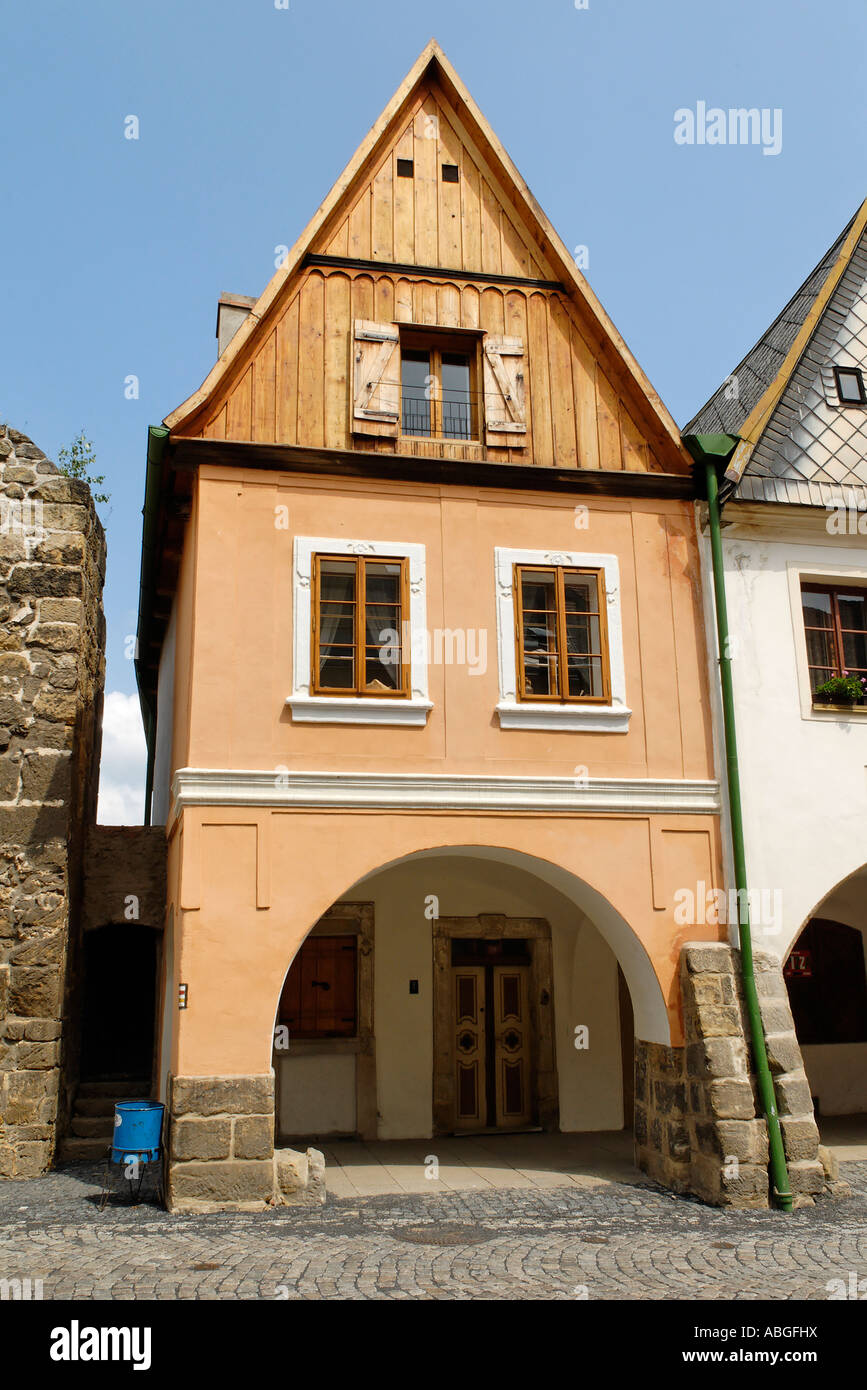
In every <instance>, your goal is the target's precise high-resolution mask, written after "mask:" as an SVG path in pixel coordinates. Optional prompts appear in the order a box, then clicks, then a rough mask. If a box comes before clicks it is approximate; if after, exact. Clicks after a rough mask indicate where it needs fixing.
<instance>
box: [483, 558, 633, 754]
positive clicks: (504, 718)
mask: <svg viewBox="0 0 867 1390" xmlns="http://www.w3.org/2000/svg"><path fill="white" fill-rule="evenodd" d="M515 565H564V566H566V567H568V568H570V569H573V568H575V569H598V570H601V571H602V575H603V583H604V585H605V602H606V606H607V613H606V617H607V628H608V670H609V678H610V681H611V703H610V704H607V705H595V704H594V705H591V704H587V705H582V704H562V705H559V704H554V703H553V701H551V702H550V703H549V702H548V701H542V700H537V701H533V700H519V699H518V670H517V653H516V650H515V595H514V592H513V589H514V567H515ZM494 567H495V580H496V586H497V652H498V656H499V667H500V699H499V703H498V705H497V714H498V715H499V719H500V727H501V728H503V729H563V730H570V731H571V730H574V729H589V730H593V731H598V732H605V733H626V732H627V730H628V729H629V718H630V715H631V714H632V710H631V709H628V708H627V705H626V674H625V669H624V661H623V628H622V621H621V611H620V565H619V563H618V560H617V556H616V555H589V554H585V553H583V552H579V551H562V550H550V551H547V550H507V549H505V548H503V547H501V546H497V548H496V550H495V551H494Z"/></svg>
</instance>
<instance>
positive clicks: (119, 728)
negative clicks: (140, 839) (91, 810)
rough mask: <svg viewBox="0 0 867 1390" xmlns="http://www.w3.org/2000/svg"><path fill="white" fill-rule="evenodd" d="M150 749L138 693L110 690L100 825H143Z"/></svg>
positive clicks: (105, 720)
mask: <svg viewBox="0 0 867 1390" xmlns="http://www.w3.org/2000/svg"><path fill="white" fill-rule="evenodd" d="M146 771H147V748H146V746H145V736H144V729H143V728H142V722H141V710H140V707H139V702H138V696H137V695H124V694H123V693H122V691H120V690H110V691H109V692H108V694H107V695H106V697H105V708H104V710H103V716H102V761H101V763H100V768H99V804H98V808H97V813H96V819H97V821H98V822H99V824H100V825H141V824H142V820H143V817H144V785H145V773H146Z"/></svg>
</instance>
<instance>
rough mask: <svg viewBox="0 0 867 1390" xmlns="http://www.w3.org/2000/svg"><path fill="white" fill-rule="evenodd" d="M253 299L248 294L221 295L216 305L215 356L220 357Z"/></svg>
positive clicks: (239, 325)
mask: <svg viewBox="0 0 867 1390" xmlns="http://www.w3.org/2000/svg"><path fill="white" fill-rule="evenodd" d="M255 303H256V301H255V299H253V298H251V297H250V295H248V294H221V295H220V298H219V301H218V303H217V355H218V356H220V357H222V355H223V353H224V352H225V350H226V348H227V347H228V346H229V343H230V342H231V341H232V339H233V338H234V336H235V334H236V333H237V331H238V329H239V328H240V327H241V324H242V323H243V322H244V319H245V318H246V317H247V315H248V314H249V312H250V310H251V309H252V308H253V305H254V304H255Z"/></svg>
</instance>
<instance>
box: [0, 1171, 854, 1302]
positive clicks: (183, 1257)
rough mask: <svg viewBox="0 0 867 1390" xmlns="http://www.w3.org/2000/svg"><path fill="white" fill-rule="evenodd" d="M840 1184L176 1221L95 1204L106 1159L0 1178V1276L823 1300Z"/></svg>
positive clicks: (204, 1291) (358, 1203) (410, 1293)
mask: <svg viewBox="0 0 867 1390" xmlns="http://www.w3.org/2000/svg"><path fill="white" fill-rule="evenodd" d="M841 1176H842V1177H843V1178H844V1179H845V1180H846V1181H847V1182H848V1183H849V1184H850V1186H851V1188H852V1196H851V1197H848V1198H835V1199H830V1198H822V1199H820V1200H819V1201H818V1202H817V1203H816V1205H815V1206H814V1207H809V1208H804V1209H802V1210H800V1211H797V1212H795V1213H794V1214H793V1215H791V1216H784V1215H783V1214H781V1213H776V1212H768V1211H731V1210H719V1209H715V1208H711V1207H705V1206H702V1205H701V1204H700V1203H698V1202H697V1201H694V1200H692V1199H689V1198H678V1197H675V1196H673V1194H671V1193H669V1192H667V1191H666V1190H665V1189H663V1188H660V1187H657V1186H656V1185H655V1184H653V1183H651V1182H649V1181H642V1182H636V1183H627V1182H619V1183H607V1184H604V1185H600V1186H597V1187H586V1188H578V1187H576V1186H574V1185H573V1186H570V1187H568V1188H563V1187H556V1188H553V1187H552V1188H540V1187H532V1188H522V1189H515V1190H512V1191H503V1190H497V1189H495V1188H484V1189H480V1190H462V1191H448V1190H447V1189H446V1188H445V1187H444V1186H442V1185H437V1184H434V1183H431V1184H430V1186H431V1187H432V1188H435V1189H436V1190H435V1191H433V1192H430V1193H428V1192H422V1193H390V1194H387V1195H383V1196H371V1197H359V1196H353V1197H351V1198H348V1199H344V1200H337V1199H335V1198H333V1197H332V1198H330V1199H329V1201H328V1203H327V1204H326V1206H325V1207H317V1208H308V1209H304V1208H298V1209H295V1210H294V1211H292V1212H291V1214H290V1213H289V1212H287V1210H286V1209H285V1208H284V1209H279V1208H278V1209H275V1210H274V1211H273V1212H262V1213H252V1214H249V1215H248V1214H229V1213H223V1214H214V1215H191V1216H169V1215H168V1214H167V1213H166V1212H164V1211H163V1210H162V1209H161V1208H160V1207H159V1206H157V1205H156V1204H155V1199H154V1196H153V1194H151V1197H150V1199H149V1200H148V1201H145V1202H143V1203H142V1204H141V1205H140V1206H137V1207H132V1206H129V1205H127V1204H126V1203H125V1202H123V1203H121V1202H117V1203H112V1204H109V1205H107V1206H105V1207H104V1208H103V1209H100V1185H101V1178H102V1170H101V1168H100V1167H99V1166H98V1165H88V1164H76V1165H70V1166H68V1167H66V1168H62V1169H59V1170H57V1171H54V1172H52V1173H50V1174H48V1175H47V1176H46V1177H42V1178H38V1179H32V1180H27V1181H24V1182H16V1183H0V1278H7V1279H12V1278H27V1277H30V1278H41V1279H42V1280H43V1290H44V1297H45V1298H46V1299H50V1298H68V1297H73V1298H75V1299H80V1300H85V1301H86V1300H90V1299H100V1300H101V1299H118V1300H124V1301H128V1300H130V1299H133V1298H136V1299H154V1298H156V1299H166V1300H174V1299H197V1298H198V1299H207V1300H217V1299H228V1300H232V1299H250V1300H265V1301H269V1300H282V1299H284V1298H287V1297H288V1299H289V1300H291V1301H295V1300H306V1299H325V1300H339V1299H376V1300H379V1299H430V1300H439V1299H464V1300H471V1299H474V1300H479V1299H480V1300H497V1299H502V1300H506V1299H508V1300H511V1299H517V1300H525V1299H526V1300H533V1299H537V1300H538V1299H556V1300H569V1299H573V1298H575V1297H577V1296H579V1295H576V1292H575V1291H576V1288H578V1289H579V1290H580V1288H581V1286H586V1288H587V1291H588V1297H589V1298H590V1299H648V1300H654V1299H679V1300H693V1299H694V1300H699V1301H710V1300H713V1299H717V1298H719V1299H728V1298H734V1299H739V1300H750V1299H756V1298H770V1299H780V1300H785V1299H800V1298H804V1299H812V1300H823V1299H826V1298H827V1297H828V1289H827V1284H828V1281H829V1280H830V1279H842V1280H843V1281H844V1282H845V1281H848V1277H849V1274H850V1272H853V1273H855V1274H856V1276H857V1278H858V1279H859V1280H861V1279H864V1278H867V1163H865V1162H857V1163H845V1164H843V1165H841ZM462 1228H463V1229H462ZM410 1233H412V1238H410ZM428 1233H429V1234H430V1241H431V1243H430V1244H427V1243H426V1238H427V1235H428ZM446 1239H449V1240H454V1241H455V1242H456V1243H454V1244H445V1243H443V1242H444V1241H445V1240H446ZM420 1241H421V1242H422V1243H419V1242H420ZM209 1265H211V1266H213V1265H216V1266H217V1268H216V1269H213V1268H210V1269H209V1268H207V1266H209ZM197 1266H198V1267H199V1268H197Z"/></svg>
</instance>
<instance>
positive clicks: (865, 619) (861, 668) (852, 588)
mask: <svg viewBox="0 0 867 1390" xmlns="http://www.w3.org/2000/svg"><path fill="white" fill-rule="evenodd" d="M801 604H802V608H803V614H804V632H805V634H806V638H807V665H808V667H809V671H810V689H811V691H812V692H813V693H814V694H815V692H816V690H817V689H818V687H819V686H820V685H822V684H824V682H825V681H827V680H830V679H831V677H832V676H842V675H843V673H844V672H845V673H846V674H847V675H850V676H857V677H861V676H867V587H865V588H859V587H858V586H857V585H842V584H807V583H805V584H802V585H801Z"/></svg>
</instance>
